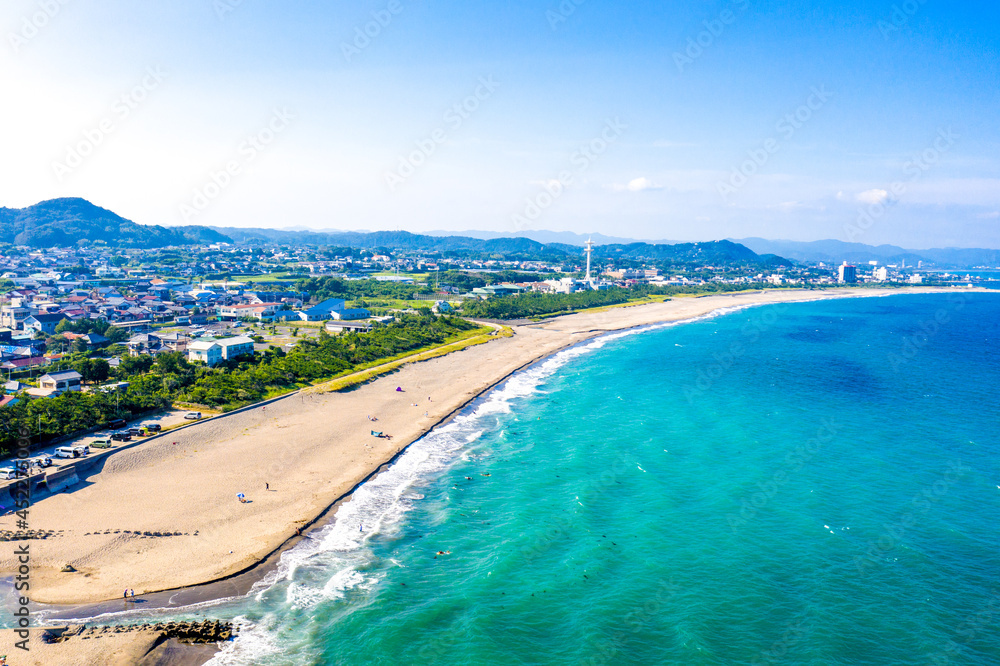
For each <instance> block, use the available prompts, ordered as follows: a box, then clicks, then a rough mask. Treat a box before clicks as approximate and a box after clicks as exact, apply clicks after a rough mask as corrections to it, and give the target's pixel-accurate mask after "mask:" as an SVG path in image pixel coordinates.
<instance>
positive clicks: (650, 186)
mask: <svg viewBox="0 0 1000 666" xmlns="http://www.w3.org/2000/svg"><path fill="white" fill-rule="evenodd" d="M611 189H612V190H614V191H615V192H626V191H627V192H642V191H644V190H662V189H663V186H662V185H657V184H656V183H654V182H653V181H651V180H650V179H649V178H646V177H645V176H643V177H640V178H633V179H632V180H630V181H629V182H628V184H626V185H619V184H617V183H616V184H614V185H612V186H611Z"/></svg>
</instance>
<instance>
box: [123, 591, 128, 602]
mask: <svg viewBox="0 0 1000 666" xmlns="http://www.w3.org/2000/svg"><path fill="white" fill-rule="evenodd" d="M122 599H124V600H125V601H128V589H127V588H126V590H125V591H124V592H123V593H122Z"/></svg>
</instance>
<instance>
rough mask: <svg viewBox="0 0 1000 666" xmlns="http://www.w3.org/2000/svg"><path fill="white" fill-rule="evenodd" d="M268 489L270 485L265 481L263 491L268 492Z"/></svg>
mask: <svg viewBox="0 0 1000 666" xmlns="http://www.w3.org/2000/svg"><path fill="white" fill-rule="evenodd" d="M270 489H271V484H270V483H268V482H267V481H265V482H264V490H270Z"/></svg>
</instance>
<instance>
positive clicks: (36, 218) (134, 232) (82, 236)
mask: <svg viewBox="0 0 1000 666" xmlns="http://www.w3.org/2000/svg"><path fill="white" fill-rule="evenodd" d="M81 240H88V241H91V242H95V241H104V242H105V243H106V244H108V245H110V246H112V247H139V248H154V247H166V246H168V245H190V244H193V243H217V242H219V241H225V240H227V239H226V238H225V237H224V236H222V235H221V234H219V233H218V232H216V231H213V230H211V229H208V228H206V227H169V228H168V227H157V226H150V225H144V224H136V223H135V222H132V221H131V220H126V219H125V218H124V217H121V216H120V215H116V214H115V213H112V212H111V211H110V210H106V209H104V208H101V207H99V206H95V205H94V204H92V203H90V202H89V201H87V200H86V199H75V198H67V199H52V200H50V201H43V202H41V203H38V204H35V205H34V206H28V207H27V208H0V242H2V243H13V244H15V245H27V246H30V247H71V246H73V245H75V244H76V243H77V242H79V241H81Z"/></svg>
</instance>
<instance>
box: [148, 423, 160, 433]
mask: <svg viewBox="0 0 1000 666" xmlns="http://www.w3.org/2000/svg"><path fill="white" fill-rule="evenodd" d="M146 430H148V431H149V432H160V431H161V430H163V426H161V425H160V424H159V423H147V424H146Z"/></svg>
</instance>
